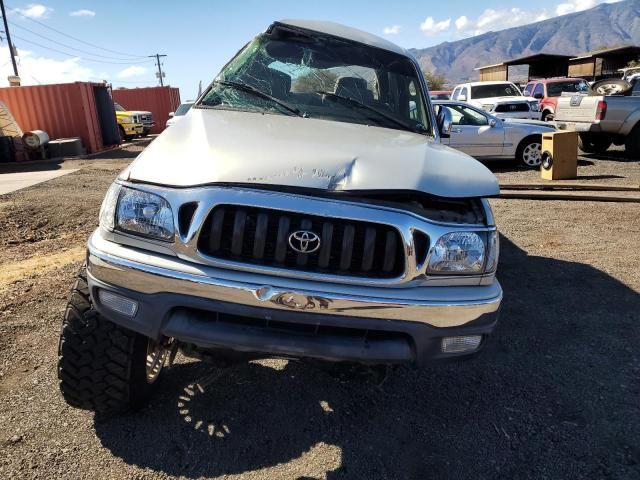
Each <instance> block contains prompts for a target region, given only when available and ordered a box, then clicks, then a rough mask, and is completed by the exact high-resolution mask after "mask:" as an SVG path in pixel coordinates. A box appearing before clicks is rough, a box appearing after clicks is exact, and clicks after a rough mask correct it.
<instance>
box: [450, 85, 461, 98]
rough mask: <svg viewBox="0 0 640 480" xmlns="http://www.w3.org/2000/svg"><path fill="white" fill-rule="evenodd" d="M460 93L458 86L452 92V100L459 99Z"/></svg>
mask: <svg viewBox="0 0 640 480" xmlns="http://www.w3.org/2000/svg"><path fill="white" fill-rule="evenodd" d="M459 93H460V87H456V89H455V90H454V91H453V93H452V94H451V100H457V99H458V94H459Z"/></svg>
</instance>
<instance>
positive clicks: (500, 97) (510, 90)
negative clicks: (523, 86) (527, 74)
mask: <svg viewBox="0 0 640 480" xmlns="http://www.w3.org/2000/svg"><path fill="white" fill-rule="evenodd" d="M451 100H456V101H459V102H467V103H470V104H472V105H475V106H477V107H480V108H482V109H484V110H486V111H487V112H489V113H491V114H492V115H495V116H496V117H499V118H523V119H526V120H540V105H539V102H538V100H536V99H535V98H532V97H525V96H523V95H522V92H521V91H520V90H519V89H518V87H517V86H516V85H515V84H513V83H511V82H472V83H463V84H462V85H458V86H457V87H456V88H454V89H453V93H452V94H451Z"/></svg>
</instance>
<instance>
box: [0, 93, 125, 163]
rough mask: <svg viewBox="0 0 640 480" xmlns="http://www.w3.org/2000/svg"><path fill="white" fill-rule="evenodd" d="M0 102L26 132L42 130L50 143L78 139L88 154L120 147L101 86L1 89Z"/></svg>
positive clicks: (116, 130) (111, 111)
mask: <svg viewBox="0 0 640 480" xmlns="http://www.w3.org/2000/svg"><path fill="white" fill-rule="evenodd" d="M0 101H2V102H4V104H5V105H6V106H7V107H8V108H9V110H10V111H11V113H12V114H13V116H14V117H15V119H16V121H17V122H18V125H20V128H22V130H23V131H25V132H26V131H29V130H44V131H45V132H47V133H48V134H49V138H51V139H56V138H68V137H80V138H82V143H83V144H84V147H85V148H86V149H87V152H88V153H93V152H98V151H100V150H104V149H106V148H109V147H110V146H112V145H117V144H119V143H120V137H119V134H118V126H117V123H116V118H115V112H114V110H113V103H112V102H111V99H110V96H109V90H108V88H107V86H106V85H105V84H103V83H91V82H76V83H63V84H53V85H34V86H30V87H7V88H0Z"/></svg>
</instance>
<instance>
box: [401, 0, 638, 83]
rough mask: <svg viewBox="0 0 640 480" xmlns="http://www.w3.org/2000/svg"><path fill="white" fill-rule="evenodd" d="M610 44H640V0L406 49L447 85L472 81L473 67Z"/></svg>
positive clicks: (571, 53) (568, 52)
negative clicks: (538, 54)
mask: <svg viewBox="0 0 640 480" xmlns="http://www.w3.org/2000/svg"><path fill="white" fill-rule="evenodd" d="M614 45H640V0H625V1H622V2H618V3H603V4H600V5H598V6H597V7H594V8H592V9H589V10H584V11H582V12H578V13H572V14H569V15H563V16H560V17H555V18H551V19H548V20H544V21H541V22H536V23H531V24H528V25H523V26H520V27H513V28H509V29H506V30H501V31H498V32H487V33H484V34H482V35H478V36H475V37H470V38H465V39H463V40H458V41H454V42H444V43H441V44H439V45H435V46H433V47H428V48H423V49H411V50H410V51H411V53H413V55H415V57H416V58H417V59H418V62H419V63H420V65H421V66H422V68H423V70H428V71H431V72H432V73H436V74H438V75H443V76H444V77H445V78H446V79H447V81H448V83H460V82H463V81H469V80H477V79H478V72H476V71H474V69H475V68H477V67H480V66H483V65H491V64H495V63H499V62H502V61H504V60H510V59H513V58H518V57H523V56H528V55H533V54H536V53H557V54H563V55H579V54H582V53H585V52H589V51H593V50H597V49H600V48H603V47H608V46H614Z"/></svg>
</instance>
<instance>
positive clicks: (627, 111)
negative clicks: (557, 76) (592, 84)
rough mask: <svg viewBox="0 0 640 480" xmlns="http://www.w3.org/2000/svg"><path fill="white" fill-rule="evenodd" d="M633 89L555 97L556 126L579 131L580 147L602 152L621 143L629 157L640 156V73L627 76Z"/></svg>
mask: <svg viewBox="0 0 640 480" xmlns="http://www.w3.org/2000/svg"><path fill="white" fill-rule="evenodd" d="M629 81H630V83H631V84H632V89H631V90H630V92H629V95H628V96H623V95H606V96H603V95H600V96H591V95H584V94H581V95H568V96H563V97H560V98H559V99H558V106H557V108H556V126H557V127H558V129H560V130H574V131H576V132H579V133H580V148H581V149H582V150H583V151H584V152H587V153H602V152H605V151H606V150H607V149H608V148H609V147H610V146H611V144H614V145H624V146H625V149H626V152H627V155H628V156H629V157H631V158H637V157H638V156H640V75H639V76H636V77H634V78H631V79H629Z"/></svg>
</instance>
